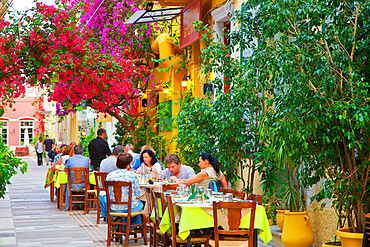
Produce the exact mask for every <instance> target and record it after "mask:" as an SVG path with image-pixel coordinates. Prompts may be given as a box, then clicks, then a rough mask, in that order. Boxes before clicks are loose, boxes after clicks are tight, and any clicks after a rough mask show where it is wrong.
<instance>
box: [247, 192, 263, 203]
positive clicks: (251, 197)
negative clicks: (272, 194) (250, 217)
mask: <svg viewBox="0 0 370 247" xmlns="http://www.w3.org/2000/svg"><path fill="white" fill-rule="evenodd" d="M262 199H263V196H261V195H255V194H250V195H249V196H248V200H253V201H256V202H257V203H258V204H259V205H262Z"/></svg>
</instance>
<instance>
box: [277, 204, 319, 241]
mask: <svg viewBox="0 0 370 247" xmlns="http://www.w3.org/2000/svg"><path fill="white" fill-rule="evenodd" d="M281 240H282V242H283V244H284V245H285V246H287V247H308V246H310V245H311V244H312V243H313V240H314V238H313V232H312V228H311V223H310V219H309V217H308V212H306V211H305V212H285V219H284V231H283V234H282V236H281Z"/></svg>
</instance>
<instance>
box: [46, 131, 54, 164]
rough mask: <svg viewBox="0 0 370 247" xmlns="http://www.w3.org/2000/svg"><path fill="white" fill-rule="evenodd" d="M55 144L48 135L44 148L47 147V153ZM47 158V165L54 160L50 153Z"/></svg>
mask: <svg viewBox="0 0 370 247" xmlns="http://www.w3.org/2000/svg"><path fill="white" fill-rule="evenodd" d="M53 144H54V141H53V140H52V139H50V138H49V135H46V136H45V140H44V148H45V153H46V154H48V153H49V151H50V150H51V149H52V148H53ZM45 160H46V165H49V164H50V163H51V161H52V160H50V158H49V156H48V155H46V158H45Z"/></svg>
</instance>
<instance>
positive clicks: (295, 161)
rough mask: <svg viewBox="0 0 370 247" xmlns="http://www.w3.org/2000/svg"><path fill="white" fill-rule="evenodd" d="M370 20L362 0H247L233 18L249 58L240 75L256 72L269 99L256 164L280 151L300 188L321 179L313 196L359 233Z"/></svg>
mask: <svg viewBox="0 0 370 247" xmlns="http://www.w3.org/2000/svg"><path fill="white" fill-rule="evenodd" d="M369 16H370V2H369V1H361V0H360V1H344V0H342V1H341V0H335V1H333V0H324V1H311V0H309V1H294V2H289V1H282V0H277V1H276V0H275V1H272V0H269V1H267V0H266V1H262V2H261V1H256V0H253V1H249V2H248V3H246V4H243V6H242V11H240V12H238V13H237V15H236V20H237V22H238V25H239V27H240V30H239V32H240V33H241V34H242V36H241V35H239V37H240V49H241V50H247V49H249V51H250V54H251V56H250V59H249V64H248V67H249V69H250V72H249V73H248V74H247V75H246V77H250V76H251V75H252V74H254V76H257V75H258V79H259V80H260V82H261V83H262V84H264V85H263V88H264V92H265V94H267V95H269V96H270V97H269V98H268V99H267V101H266V106H267V107H266V109H267V111H266V112H265V114H264V115H263V119H262V120H261V121H262V125H261V134H262V136H261V138H262V140H263V141H264V143H265V144H266V146H264V147H265V148H264V149H263V150H261V151H263V152H261V157H263V159H262V160H264V161H266V162H272V161H273V160H272V159H271V158H272V157H273V156H274V154H275V155H276V154H279V150H283V151H282V152H281V153H282V155H281V157H285V158H286V159H285V161H286V162H287V163H289V164H292V165H295V168H297V167H298V166H301V170H300V171H299V173H300V175H301V179H302V180H301V182H302V183H303V186H304V187H307V186H308V185H312V184H316V183H317V182H318V181H319V180H320V179H324V180H325V182H324V183H323V186H322V187H321V188H320V189H321V190H320V192H319V193H318V194H317V195H316V197H315V198H316V199H317V200H318V201H320V200H321V199H324V198H330V199H332V201H333V206H334V208H335V209H336V211H337V213H338V216H339V219H340V225H341V226H343V225H344V224H345V223H347V224H348V226H349V227H350V228H352V230H353V231H354V232H363V231H364V225H365V222H364V214H365V213H366V212H367V210H368V209H367V207H366V205H367V203H368V200H369V190H368V188H369V185H370V184H369V174H370V161H369V160H370V138H369V126H370V123H369V122H370V118H369V113H370V104H369V98H370V90H369V81H370V73H369V72H370V59H369V58H370V35H369V30H370V21H369ZM280 160H281V161H283V160H284V159H280ZM283 164H284V163H281V165H283ZM285 164H286V163H285ZM266 169H268V167H266ZM266 179H268V178H266Z"/></svg>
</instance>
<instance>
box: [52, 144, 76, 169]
mask: <svg viewBox="0 0 370 247" xmlns="http://www.w3.org/2000/svg"><path fill="white" fill-rule="evenodd" d="M71 152H73V147H72V146H70V145H67V146H65V147H64V148H63V151H62V157H60V158H59V160H58V161H57V162H56V163H55V164H54V165H52V166H51V170H52V171H55V170H56V166H57V165H65V164H66V161H67V159H68V158H69V157H71V155H70V154H71ZM72 156H73V155H72Z"/></svg>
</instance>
